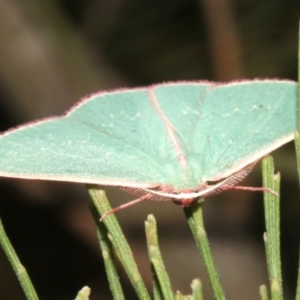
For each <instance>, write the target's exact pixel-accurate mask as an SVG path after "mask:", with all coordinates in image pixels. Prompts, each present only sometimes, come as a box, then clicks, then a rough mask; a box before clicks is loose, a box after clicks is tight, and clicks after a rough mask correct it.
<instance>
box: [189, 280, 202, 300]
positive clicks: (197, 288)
mask: <svg viewBox="0 0 300 300" xmlns="http://www.w3.org/2000/svg"><path fill="white" fill-rule="evenodd" d="M191 287H192V291H193V294H192V295H193V296H192V299H193V300H203V295H202V283H201V281H200V280H199V279H194V280H193V281H192V284H191Z"/></svg>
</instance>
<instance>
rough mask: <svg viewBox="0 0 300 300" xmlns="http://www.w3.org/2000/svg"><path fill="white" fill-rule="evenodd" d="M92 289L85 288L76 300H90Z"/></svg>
mask: <svg viewBox="0 0 300 300" xmlns="http://www.w3.org/2000/svg"><path fill="white" fill-rule="evenodd" d="M90 293H91V289H90V288H89V287H88V286H85V287H83V288H82V289H81V290H80V291H79V292H78V294H77V296H76V298H75V300H89V296H90Z"/></svg>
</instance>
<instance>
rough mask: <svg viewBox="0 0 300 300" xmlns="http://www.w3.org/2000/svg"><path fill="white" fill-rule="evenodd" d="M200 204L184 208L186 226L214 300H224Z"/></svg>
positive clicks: (196, 203) (199, 202)
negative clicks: (191, 236)
mask: <svg viewBox="0 0 300 300" xmlns="http://www.w3.org/2000/svg"><path fill="white" fill-rule="evenodd" d="M202 203H203V200H202V201H200V200H199V201H198V202H195V203H193V204H192V205H190V206H189V207H185V208H184V213H185V216H186V218H187V221H188V224H189V226H190V228H191V230H192V233H193V236H194V238H195V241H196V244H197V247H198V249H199V251H200V254H201V256H202V259H203V262H204V266H205V269H206V272H207V274H208V277H209V281H210V283H211V286H212V290H213V293H214V296H215V299H217V300H224V299H226V298H225V294H224V291H223V288H222V286H221V282H220V278H219V275H218V272H217V270H216V267H215V265H214V261H213V258H212V254H211V251H210V247H209V241H208V238H207V235H206V231H205V228H204V223H203V214H202Z"/></svg>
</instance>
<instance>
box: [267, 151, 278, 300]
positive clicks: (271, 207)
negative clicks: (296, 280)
mask: <svg viewBox="0 0 300 300" xmlns="http://www.w3.org/2000/svg"><path fill="white" fill-rule="evenodd" d="M262 165H263V183H264V187H266V188H269V189H271V190H273V191H274V192H276V193H277V195H273V194H271V193H270V192H264V207H265V222H266V233H265V234H264V241H265V248H266V256H267V265H268V274H269V281H270V290H271V299H272V300H275V299H276V300H281V299H283V292H282V277H281V260H280V213H279V204H280V196H279V192H280V191H279V183H280V175H279V174H276V175H274V164H273V159H272V157H270V156H269V157H266V158H264V159H263V162H262Z"/></svg>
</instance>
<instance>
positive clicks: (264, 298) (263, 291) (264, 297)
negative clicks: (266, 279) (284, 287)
mask: <svg viewBox="0 0 300 300" xmlns="http://www.w3.org/2000/svg"><path fill="white" fill-rule="evenodd" d="M259 295H260V299H261V300H269V295H268V289H267V287H266V286H265V285H264V284H262V285H261V286H260V287H259Z"/></svg>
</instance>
